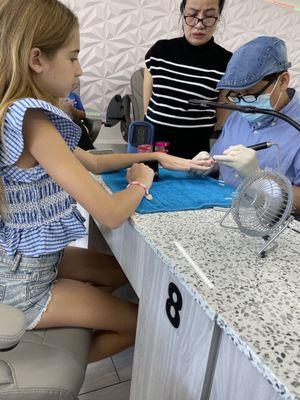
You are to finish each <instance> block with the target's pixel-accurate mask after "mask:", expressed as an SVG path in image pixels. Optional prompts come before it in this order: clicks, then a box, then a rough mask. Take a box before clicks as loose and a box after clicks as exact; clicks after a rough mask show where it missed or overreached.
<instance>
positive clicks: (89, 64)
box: [64, 0, 300, 113]
mask: <svg viewBox="0 0 300 400" xmlns="http://www.w3.org/2000/svg"><path fill="white" fill-rule="evenodd" d="M64 2H65V3H66V4H68V5H70V6H71V7H72V8H73V9H74V11H75V12H76V13H77V15H78V16H79V20H80V26H81V48H82V51H81V55H80V59H81V63H82V67H83V71H84V75H83V77H82V79H81V81H82V84H81V95H82V99H83V101H84V104H85V106H86V107H87V108H88V109H90V110H94V111H98V112H101V113H105V111H106V108H107V105H108V102H109V100H110V99H111V98H112V96H113V95H114V94H117V93H122V94H124V93H127V92H128V91H129V84H128V83H129V79H130V76H131V74H132V72H133V71H135V70H136V69H137V68H138V67H140V66H142V65H143V63H144V56H145V53H146V51H147V49H148V48H149V47H150V46H151V45H152V44H153V43H155V41H156V40H158V39H160V38H170V37H175V36H177V35H178V32H179V12H178V10H179V3H180V0H64ZM260 35H276V36H279V37H281V38H283V39H284V40H285V41H286V42H287V45H288V51H289V54H290V58H291V61H292V63H293V69H292V75H293V83H294V85H296V86H297V87H298V88H300V13H298V12H295V11H293V10H289V9H287V8H284V7H280V6H278V5H273V4H270V3H268V2H266V1H264V0H226V6H225V9H224V14H223V18H222V21H221V22H220V24H219V26H218V32H217V33H216V35H215V36H216V41H218V42H219V43H221V44H223V45H224V46H225V47H226V48H228V49H230V50H235V49H236V48H237V47H239V46H240V45H242V44H243V43H244V42H246V41H248V40H250V39H252V38H254V37H257V36H260Z"/></svg>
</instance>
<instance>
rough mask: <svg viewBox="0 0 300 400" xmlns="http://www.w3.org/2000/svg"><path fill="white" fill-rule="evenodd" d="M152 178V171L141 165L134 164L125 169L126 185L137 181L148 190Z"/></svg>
mask: <svg viewBox="0 0 300 400" xmlns="http://www.w3.org/2000/svg"><path fill="white" fill-rule="evenodd" d="M153 178H154V171H153V169H151V168H149V167H148V166H147V165H145V164H143V163H135V164H133V165H132V166H131V167H130V168H128V169H127V173H126V179H127V181H128V183H130V182H133V181H138V182H140V183H143V184H144V185H145V186H147V188H148V189H149V188H150V187H151V185H152V182H153Z"/></svg>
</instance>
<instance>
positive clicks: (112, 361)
mask: <svg viewBox="0 0 300 400" xmlns="http://www.w3.org/2000/svg"><path fill="white" fill-rule="evenodd" d="M132 359H133V347H131V348H130V349H127V350H125V351H123V352H122V353H120V354H117V355H115V356H113V357H112V358H106V359H105V360H102V361H98V362H95V363H92V364H89V365H88V368H87V372H86V378H85V381H84V384H83V386H82V388H81V391H80V396H79V400H129V392H130V379H131V371H132Z"/></svg>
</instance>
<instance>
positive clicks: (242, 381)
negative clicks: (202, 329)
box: [209, 334, 280, 400]
mask: <svg viewBox="0 0 300 400" xmlns="http://www.w3.org/2000/svg"><path fill="white" fill-rule="evenodd" d="M254 399H259V400H280V396H279V394H278V393H277V392H275V390H274V388H273V387H272V386H271V384H270V383H269V382H268V381H267V380H266V379H265V378H264V377H263V376H262V375H261V374H260V373H259V372H258V370H257V369H256V368H255V367H254V365H252V364H251V363H250V361H249V359H248V358H247V357H246V356H245V355H244V354H243V353H242V352H241V351H240V350H239V349H238V348H237V347H236V345H235V344H234V343H233V342H232V341H231V340H230V339H229V337H228V336H226V335H224V334H222V338H221V345H220V349H219V354H218V358H217V364H216V369H215V375H214V379H213V384H212V389H211V395H210V398H209V400H254Z"/></svg>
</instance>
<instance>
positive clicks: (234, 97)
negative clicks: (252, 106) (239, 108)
mask: <svg viewBox="0 0 300 400" xmlns="http://www.w3.org/2000/svg"><path fill="white" fill-rule="evenodd" d="M276 79H277V77H276V78H275V79H272V80H271V81H269V82H268V83H267V84H266V85H265V86H264V87H263V88H261V89H260V90H258V91H257V92H255V93H251V94H250V93H249V94H244V95H240V94H235V93H234V92H232V91H230V92H229V93H227V94H226V96H225V97H226V99H227V100H229V101H230V102H231V103H235V104H237V103H239V102H240V101H241V100H243V101H244V102H245V103H254V102H255V101H256V100H257V98H258V97H259V96H260V95H261V94H263V93H264V91H265V90H267V89H268V87H270V86H271V85H272V84H273V83H274V82H275V81H276Z"/></svg>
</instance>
